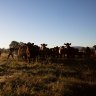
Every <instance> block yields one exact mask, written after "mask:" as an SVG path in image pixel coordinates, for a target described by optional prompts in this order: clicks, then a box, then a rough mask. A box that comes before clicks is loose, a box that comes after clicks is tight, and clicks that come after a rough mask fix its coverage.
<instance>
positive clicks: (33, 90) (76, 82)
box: [0, 54, 96, 96]
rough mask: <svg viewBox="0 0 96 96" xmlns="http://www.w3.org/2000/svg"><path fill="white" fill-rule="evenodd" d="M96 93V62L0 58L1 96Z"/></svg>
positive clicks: (92, 60)
mask: <svg viewBox="0 0 96 96" xmlns="http://www.w3.org/2000/svg"><path fill="white" fill-rule="evenodd" d="M95 90H96V59H92V58H91V59H83V58H82V59H56V58H55V59H54V58H53V59H48V60H46V61H43V62H41V61H40V62H34V63H30V64H28V63H26V62H23V61H17V59H15V60H13V59H12V58H9V59H8V60H7V56H6V54H5V55H3V56H2V57H1V58H0V96H96V92H95Z"/></svg>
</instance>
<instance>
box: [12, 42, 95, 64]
mask: <svg viewBox="0 0 96 96" xmlns="http://www.w3.org/2000/svg"><path fill="white" fill-rule="evenodd" d="M11 49H12V48H11ZM14 49H15V48H13V51H14ZM11 51H12V50H11ZM15 51H16V50H15ZM95 52H96V48H93V49H91V48H89V47H82V48H81V49H78V48H75V47H71V43H64V45H63V46H60V47H58V46H56V47H54V48H48V47H47V44H41V46H38V45H34V43H30V42H28V43H22V44H20V45H19V47H18V49H17V57H18V60H21V59H24V60H28V62H29V63H30V62H31V60H33V61H34V60H35V59H37V58H44V59H46V58H49V57H52V58H85V57H92V56H95V55H96V54H95Z"/></svg>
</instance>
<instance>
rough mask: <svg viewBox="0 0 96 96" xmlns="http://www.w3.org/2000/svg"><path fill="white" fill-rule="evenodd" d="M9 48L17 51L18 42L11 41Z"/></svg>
mask: <svg viewBox="0 0 96 96" xmlns="http://www.w3.org/2000/svg"><path fill="white" fill-rule="evenodd" d="M9 47H10V48H14V49H18V47H19V42H17V41H12V42H11V43H10V44H9Z"/></svg>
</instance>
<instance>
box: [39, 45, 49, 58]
mask: <svg viewBox="0 0 96 96" xmlns="http://www.w3.org/2000/svg"><path fill="white" fill-rule="evenodd" d="M46 46H47V44H45V43H43V44H41V46H40V51H39V52H40V57H42V58H44V59H45V58H47V57H48V48H47V47H46Z"/></svg>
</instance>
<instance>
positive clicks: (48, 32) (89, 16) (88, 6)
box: [0, 0, 96, 48]
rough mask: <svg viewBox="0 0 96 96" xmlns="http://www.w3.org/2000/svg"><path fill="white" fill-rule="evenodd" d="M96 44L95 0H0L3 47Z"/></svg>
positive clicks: (0, 37) (1, 41)
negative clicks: (17, 44) (15, 42)
mask: <svg viewBox="0 0 96 96" xmlns="http://www.w3.org/2000/svg"><path fill="white" fill-rule="evenodd" d="M14 40H15V41H18V42H25V43H27V42H32V43H34V44H36V45H40V44H41V43H46V44H48V47H54V46H62V45H63V44H64V43H66V42H69V43H72V46H93V45H95V44H96V0H0V48H3V47H4V48H8V47H9V44H10V43H11V41H14Z"/></svg>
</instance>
